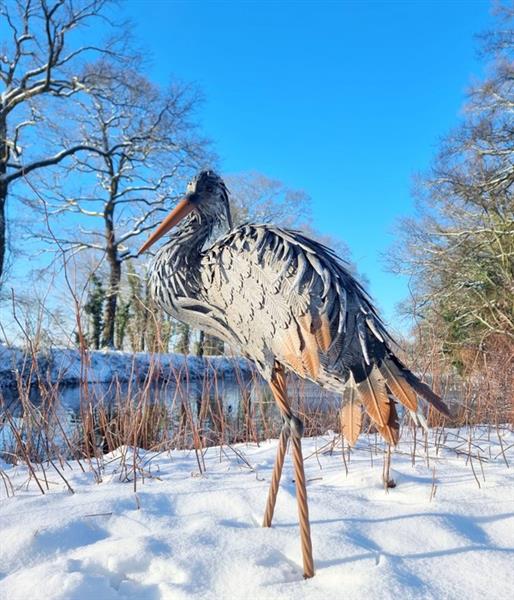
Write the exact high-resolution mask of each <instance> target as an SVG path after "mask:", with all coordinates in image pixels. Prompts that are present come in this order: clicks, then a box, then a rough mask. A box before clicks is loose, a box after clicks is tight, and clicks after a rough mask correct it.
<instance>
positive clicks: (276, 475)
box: [262, 424, 291, 527]
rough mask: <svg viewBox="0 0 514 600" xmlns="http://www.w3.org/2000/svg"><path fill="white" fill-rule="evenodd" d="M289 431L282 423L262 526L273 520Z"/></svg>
mask: <svg viewBox="0 0 514 600" xmlns="http://www.w3.org/2000/svg"><path fill="white" fill-rule="evenodd" d="M290 432H291V430H290V429H289V426H288V425H287V424H284V426H283V427H282V431H281V432H280V438H279V440H278V448H277V457H276V458H275V466H274V467H273V475H272V476H271V483H270V486H269V492H268V501H267V503H266V512H265V513H264V520H263V522H262V526H263V527H271V522H272V521H273V513H274V512H275V503H276V501H277V493H278V487H279V484H280V477H281V476H282V467H283V466H284V457H285V455H286V449H287V440H288V439H289V434H290Z"/></svg>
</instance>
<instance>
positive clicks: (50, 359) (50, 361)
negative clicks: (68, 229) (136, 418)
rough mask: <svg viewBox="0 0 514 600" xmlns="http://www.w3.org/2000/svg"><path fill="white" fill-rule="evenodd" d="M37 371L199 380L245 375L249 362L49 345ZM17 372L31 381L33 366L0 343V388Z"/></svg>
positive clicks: (95, 377)
mask: <svg viewBox="0 0 514 600" xmlns="http://www.w3.org/2000/svg"><path fill="white" fill-rule="evenodd" d="M36 359H37V371H38V372H39V373H40V374H41V375H42V376H43V377H44V379H45V380H46V381H48V382H49V383H56V382H61V383H62V384H64V385H72V384H77V383H81V382H86V381H87V382H90V383H102V382H111V381H113V380H116V381H119V382H125V381H129V380H130V379H133V378H137V379H145V378H146V377H147V376H148V374H149V373H150V372H152V374H153V375H154V376H155V377H156V378H157V377H162V378H165V379H170V378H174V377H180V376H185V375H186V372H187V376H188V377H189V378H192V379H195V378H196V379H200V378H202V377H203V376H204V374H205V373H206V372H207V371H208V370H214V371H216V373H217V374H218V376H223V375H224V374H226V375H229V376H234V375H235V373H236V372H239V373H243V374H249V373H250V372H251V370H252V366H251V364H250V363H249V362H248V361H247V360H245V359H243V358H227V357H224V356H208V357H204V358H202V357H199V356H184V355H183V354H150V353H147V352H136V353H132V352H119V351H114V350H112V351H102V350H93V351H90V352H88V354H87V360H83V358H82V357H81V354H80V351H79V350H77V349H73V348H71V349H70V348H66V349H63V348H51V349H49V350H47V351H45V352H40V353H38V354H37V355H36ZM17 375H19V376H21V378H22V380H23V381H26V379H27V378H28V377H32V379H33V380H34V378H35V375H34V369H33V366H32V360H31V357H30V356H29V355H27V353H26V352H24V351H23V350H20V349H19V348H10V347H7V346H4V345H2V344H0V388H2V387H14V386H16V378H17Z"/></svg>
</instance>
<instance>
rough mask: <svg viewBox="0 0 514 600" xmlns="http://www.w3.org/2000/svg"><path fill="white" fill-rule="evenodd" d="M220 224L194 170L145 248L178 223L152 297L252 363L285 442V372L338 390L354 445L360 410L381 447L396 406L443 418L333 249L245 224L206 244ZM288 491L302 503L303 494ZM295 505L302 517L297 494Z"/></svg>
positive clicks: (392, 428) (213, 182) (223, 198)
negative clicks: (421, 406)
mask: <svg viewBox="0 0 514 600" xmlns="http://www.w3.org/2000/svg"><path fill="white" fill-rule="evenodd" d="M227 221H228V222H229V224H230V209H229V205H228V195H227V190H226V188H225V185H224V183H223V181H222V180H221V178H220V177H218V176H217V175H216V174H215V173H213V172H212V171H204V172H201V173H200V174H199V175H198V176H197V177H196V178H195V179H194V180H193V182H192V183H191V184H190V185H189V186H188V192H187V194H186V197H185V199H184V200H183V201H182V204H181V205H180V206H179V207H177V209H175V210H174V211H173V213H172V214H171V215H170V216H169V217H168V219H167V222H166V221H165V222H164V223H163V224H162V225H161V227H160V228H159V230H158V231H157V232H156V233H155V234H154V235H153V236H152V237H151V238H150V239H149V240H148V242H147V243H146V244H145V245H144V246H143V249H146V248H147V247H148V246H149V245H150V244H152V243H154V242H155V241H156V240H157V239H159V237H161V236H162V235H163V234H164V233H166V232H167V231H168V230H169V229H170V228H171V227H172V226H174V225H177V227H176V229H174V230H173V231H172V233H171V235H170V239H169V241H168V242H167V243H166V244H164V245H163V246H162V248H161V249H160V250H159V251H158V253H157V254H156V256H155V258H154V260H153V262H152V265H151V268H150V276H149V282H150V289H151V292H152V294H153V296H154V298H155V300H156V301H157V302H158V304H159V305H160V306H161V307H162V308H163V309H164V310H165V311H167V312H168V313H169V314H171V315H172V316H173V317H175V318H176V319H178V320H180V321H183V322H185V323H188V324H190V325H191V326H193V327H197V328H199V329H202V330H204V331H206V332H208V333H210V334H212V335H214V336H217V337H218V338H220V339H222V340H223V341H225V342H227V343H228V344H229V345H231V346H232V347H234V348H238V349H239V350H240V351H241V352H242V353H243V354H244V355H245V356H246V357H248V358H249V359H251V360H253V361H254V363H255V364H256V366H257V368H258V370H259V371H260V373H261V374H262V376H263V377H264V378H265V379H266V380H267V381H268V382H269V383H270V385H271V388H272V391H273V393H274V396H275V399H276V400H277V402H278V404H279V407H280V409H281V411H282V414H283V416H284V418H285V419H286V425H285V428H286V434H287V435H289V434H290V433H291V431H293V433H294V432H295V431H296V430H298V431H299V434H298V435H296V436H295V435H293V439H296V438H299V437H300V435H301V424H300V425H298V423H299V421H298V419H297V418H296V417H294V415H293V413H292V411H291V409H290V406H289V403H288V401H287V394H286V384H285V377H284V375H283V373H284V368H286V369H289V370H291V371H293V372H295V373H296V374H297V375H299V376H300V377H303V378H306V379H309V380H311V381H314V382H316V383H318V384H319V385H321V386H323V387H326V388H328V389H330V390H332V391H334V392H339V393H341V397H342V398H343V397H344V398H345V400H346V408H345V412H343V413H342V414H343V417H344V421H343V431H344V427H345V425H346V431H345V435H346V436H347V437H348V439H349V440H350V441H351V442H352V443H353V442H355V439H356V437H357V435H358V433H359V431H360V422H361V418H360V415H361V410H362V409H361V407H362V406H363V407H364V409H365V410H366V411H367V413H368V414H369V415H370V417H371V419H372V420H373V421H374V423H375V424H376V426H377V429H378V430H379V431H380V433H381V434H382V435H383V436H384V438H385V439H386V440H387V441H388V442H389V443H396V442H397V441H398V432H399V425H398V419H397V413H396V409H395V402H394V400H393V398H394V399H395V400H398V401H400V402H401V403H402V404H404V405H405V406H406V407H407V408H408V409H409V410H415V409H416V405H417V399H416V394H418V395H421V396H422V397H424V398H425V399H426V400H428V401H429V402H430V403H432V404H433V405H434V406H435V407H436V408H437V409H438V410H440V411H441V412H444V413H447V408H446V406H445V405H444V403H443V402H442V401H441V399H440V398H439V397H438V396H436V394H434V393H433V392H432V390H430V388H429V387H428V386H426V385H425V384H423V383H422V382H421V381H420V380H419V379H418V378H417V377H416V376H415V375H414V374H413V373H412V372H411V371H409V370H408V369H407V368H406V367H405V366H404V365H403V364H402V363H401V362H400V360H399V359H398V358H397V357H396V356H395V354H394V353H393V351H392V349H391V339H390V337H389V335H388V333H387V331H386V330H385V328H384V326H383V324H382V322H381V320H380V318H379V317H378V315H377V313H376V310H375V309H374V307H373V305H372V303H371V300H370V298H369V297H368V295H367V294H366V292H365V291H364V290H363V288H362V287H361V286H360V284H359V283H358V282H357V281H356V279H355V278H354V277H353V276H352V274H351V273H350V272H349V270H348V269H347V267H346V266H345V264H344V263H343V262H342V261H341V260H340V259H339V258H338V257H337V256H336V255H335V254H334V253H333V252H332V251H331V250H329V249H328V248H326V247H325V246H323V245H322V244H320V243H318V242H316V241H314V240H312V239H310V238H308V237H306V236H305V235H303V234H302V233H300V232H297V231H290V230H287V229H282V228H279V227H275V226H273V225H267V224H256V225H254V224H247V225H242V226H241V227H238V228H235V229H230V231H229V232H228V233H227V234H225V235H224V236H223V237H221V238H219V239H217V240H215V241H213V240H212V237H213V233H214V231H215V230H216V229H217V228H218V226H219V225H223V224H224V223H226V222H227ZM295 423H296V424H297V425H296V426H295ZM298 431H297V433H298ZM286 437H287V436H286ZM281 439H282V438H281ZM282 442H284V440H282ZM295 444H296V445H294V446H293V450H295V448H297V450H296V451H295V453H294V457H295V467H298V469H300V467H301V471H302V473H303V463H302V464H301V465H300V462H301V448H300V446H299V441H298V443H296V442H295ZM282 446H283V447H284V448H283V451H282V457H281V460H280V453H281V449H280V447H279V456H277V464H278V463H281V462H283V453H284V452H285V442H284V443H282ZM281 468H282V467H281V464H280V465H279V469H278V479H280V471H281ZM275 470H276V471H277V467H276V469H275ZM275 474H276V473H275ZM297 479H301V474H299V473H298V470H297ZM297 483H298V482H297ZM272 487H273V485H272ZM276 487H277V488H278V480H277V482H276ZM297 491H298V493H299V496H301V494H302V491H303V494H304V495H305V486H303V490H302V489H297ZM272 495H273V494H272V493H270V499H269V500H268V509H270V501H271V504H272V506H271V511H270V510H267V515H268V517H269V518H268V521H269V523H267V524H268V525H270V524H271V517H272V513H273V507H274V502H275V498H274V497H273V498H272ZM274 495H275V496H276V490H275V491H274ZM301 503H302V501H301V502H300V504H301ZM300 504H299V507H300ZM304 504H305V511H304V512H305V513H306V497H305V502H304ZM270 512H271V514H268V513H270ZM305 517H306V515H305V514H304V518H305ZM306 518H307V522H308V516H307V517H306ZM265 521H266V519H265ZM300 521H302V514H301V511H300ZM307 534H308V538H309V539H308V544H307V545H308V546H309V547H310V533H309V532H305V531H302V542H303V541H305V540H304V538H306V535H307ZM306 551H308V548H307V547H306V545H305V544H304V568H305V574H306V576H311V575H312V574H313V572H314V571H313V566H312V559H311V561H310V562H311V565H310V566H309V565H308V564H307V566H306V565H305V552H306ZM307 562H308V561H307Z"/></svg>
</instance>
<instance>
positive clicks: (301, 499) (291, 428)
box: [264, 364, 314, 579]
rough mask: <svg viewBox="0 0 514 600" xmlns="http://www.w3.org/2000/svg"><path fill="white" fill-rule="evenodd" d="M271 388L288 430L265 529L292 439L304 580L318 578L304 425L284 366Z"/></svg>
mask: <svg viewBox="0 0 514 600" xmlns="http://www.w3.org/2000/svg"><path fill="white" fill-rule="evenodd" d="M270 387H271V390H272V392H273V396H274V398H275V401H276V403H277V404H278V406H279V408H280V411H281V412H282V415H283V417H284V420H285V422H286V426H285V427H284V428H283V429H282V432H281V434H280V440H279V446H278V449H277V458H276V460H275V466H274V469H273V475H272V479H271V484H270V491H269V494H268V502H267V505H266V513H265V515H264V527H270V526H271V521H272V519H273V512H274V509H275V501H276V497H277V492H278V486H279V482H280V476H281V474H282V467H283V464H284V456H285V451H286V447H287V439H288V437H291V441H292V448H293V463H294V470H295V481H296V500H297V502H298V519H299V521H300V537H301V542H302V556H303V576H304V577H305V578H306V579H307V578H309V577H313V576H314V560H313V558H312V542H311V528H310V524H309V507H308V503H307V488H306V485H305V472H304V468H303V455H302V441H301V438H302V433H303V424H302V422H301V421H300V420H299V419H298V418H297V417H295V416H294V415H293V413H292V412H291V407H290V405H289V400H288V398H287V389H286V379H285V372H284V368H283V367H282V365H278V364H277V365H276V367H275V370H274V373H273V377H272V380H271V382H270Z"/></svg>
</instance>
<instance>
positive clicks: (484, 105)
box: [394, 11, 514, 355]
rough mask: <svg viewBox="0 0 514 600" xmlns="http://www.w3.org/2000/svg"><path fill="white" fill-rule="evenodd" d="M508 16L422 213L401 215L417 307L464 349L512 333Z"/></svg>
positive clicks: (447, 143)
mask: <svg viewBox="0 0 514 600" xmlns="http://www.w3.org/2000/svg"><path fill="white" fill-rule="evenodd" d="M504 16H505V18H506V21H505V24H506V25H507V26H505V24H503V25H502V27H501V28H499V30H498V31H496V32H493V33H491V34H488V35H486V36H485V40H486V43H487V54H486V55H487V56H488V57H490V56H491V53H492V55H493V59H494V60H493V62H492V64H491V68H490V70H489V74H488V76H487V77H486V78H485V79H484V80H483V81H481V82H479V83H477V84H476V85H474V86H473V87H472V89H471V90H470V93H469V98H468V102H467V104H466V106H465V109H466V111H465V117H464V119H463V121H462V123H461V125H460V126H459V127H457V128H456V130H455V131H453V132H452V133H451V134H450V135H448V136H447V137H446V139H445V140H444V142H443V144H442V147H441V151H440V153H439V155H438V157H437V158H436V160H435V162H434V166H433V168H432V170H431V172H430V173H429V174H428V175H427V176H425V177H424V178H422V179H421V180H420V182H419V188H418V192H419V193H418V199H419V208H420V214H419V216H418V218H415V219H410V220H406V221H404V222H403V224H402V226H401V240H400V242H399V244H398V247H397V249H396V251H395V252H394V266H395V268H396V269H397V270H399V271H402V272H404V273H407V274H409V275H410V276H411V278H412V284H413V292H414V300H415V303H416V307H417V314H418V315H419V316H420V317H421V318H423V319H425V320H427V321H429V322H430V323H437V329H438V333H439V336H440V338H441V339H443V340H444V348H445V350H446V351H447V352H450V353H451V352H455V351H456V352H457V353H459V354H460V355H462V349H463V348H464V347H467V348H478V349H484V348H485V347H486V345H487V340H489V339H491V340H493V339H494V340H497V339H498V336H499V337H501V338H504V339H510V340H511V343H512V341H514V312H513V303H512V297H513V293H514V196H513V186H514V128H513V125H512V111H513V108H514V85H513V82H514V34H513V30H512V17H513V16H514V13H513V11H510V15H509V11H507V12H504ZM509 18H510V21H509ZM495 344H496V342H495Z"/></svg>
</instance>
